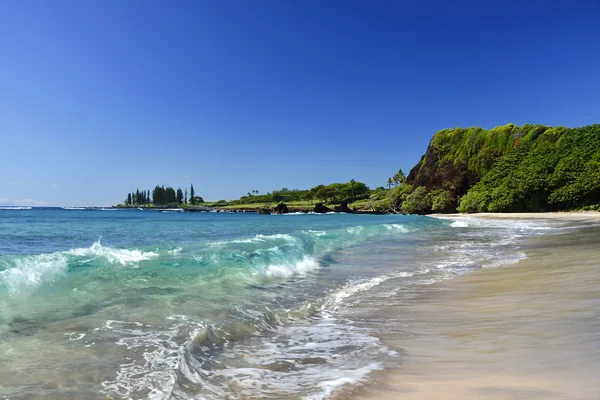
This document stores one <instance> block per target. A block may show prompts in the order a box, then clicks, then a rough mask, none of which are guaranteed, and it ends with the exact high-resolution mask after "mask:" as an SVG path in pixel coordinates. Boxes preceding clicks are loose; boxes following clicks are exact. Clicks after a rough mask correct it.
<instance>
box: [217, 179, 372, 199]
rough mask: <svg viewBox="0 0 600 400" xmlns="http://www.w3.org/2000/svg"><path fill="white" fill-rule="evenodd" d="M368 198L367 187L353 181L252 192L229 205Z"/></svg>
mask: <svg viewBox="0 0 600 400" xmlns="http://www.w3.org/2000/svg"><path fill="white" fill-rule="evenodd" d="M368 197H369V188H368V187H367V185H365V184H364V183H362V182H357V181H355V180H354V179H352V180H350V181H349V182H345V183H332V184H329V185H318V186H315V187H313V188H312V189H304V190H298V189H293V190H290V189H288V188H283V189H281V190H273V191H272V192H270V193H266V194H259V192H258V190H252V191H250V192H248V195H247V196H242V197H240V199H239V200H234V201H231V202H229V204H231V205H240V204H254V203H280V202H284V203H287V202H293V201H310V202H314V201H321V202H327V203H330V204H340V203H342V202H348V203H350V202H353V201H356V200H360V199H365V198H368Z"/></svg>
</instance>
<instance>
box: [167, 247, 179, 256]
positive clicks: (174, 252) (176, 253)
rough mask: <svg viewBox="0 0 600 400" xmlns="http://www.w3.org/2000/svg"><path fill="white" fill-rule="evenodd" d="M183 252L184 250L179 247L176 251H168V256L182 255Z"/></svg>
mask: <svg viewBox="0 0 600 400" xmlns="http://www.w3.org/2000/svg"><path fill="white" fill-rule="evenodd" d="M181 250H183V249H182V248H181V247H177V248H175V249H171V250H167V254H170V255H172V256H176V255H178V254H180V253H181Z"/></svg>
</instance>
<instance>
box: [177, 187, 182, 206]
mask: <svg viewBox="0 0 600 400" xmlns="http://www.w3.org/2000/svg"><path fill="white" fill-rule="evenodd" d="M181 203H183V190H181V188H178V189H177V204H181Z"/></svg>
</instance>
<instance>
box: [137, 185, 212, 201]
mask: <svg viewBox="0 0 600 400" xmlns="http://www.w3.org/2000/svg"><path fill="white" fill-rule="evenodd" d="M199 203H204V199H202V197H200V196H196V194H195V191H194V185H193V184H191V185H190V192H189V202H188V189H187V188H185V189H183V190H182V189H181V188H178V189H177V190H175V189H173V188H172V187H170V186H169V187H166V188H165V185H161V186H159V185H156V186H155V187H154V190H152V196H151V195H150V190H142V191H140V190H139V189H136V191H135V192H131V193H128V194H127V198H126V199H125V205H128V206H132V205H139V206H148V205H155V206H177V205H179V206H180V205H182V204H192V205H194V204H199Z"/></svg>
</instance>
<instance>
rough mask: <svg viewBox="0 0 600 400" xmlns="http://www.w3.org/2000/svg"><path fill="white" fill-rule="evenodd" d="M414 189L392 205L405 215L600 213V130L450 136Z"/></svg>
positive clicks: (530, 129) (413, 179)
mask: <svg viewBox="0 0 600 400" xmlns="http://www.w3.org/2000/svg"><path fill="white" fill-rule="evenodd" d="M407 181H408V183H409V184H410V185H408V187H405V188H401V189H399V190H397V191H396V198H395V199H394V201H393V202H394V204H395V205H396V207H397V208H399V209H401V210H402V211H404V212H419V213H427V212H431V211H434V212H435V211H453V210H455V209H458V211H460V212H486V211H489V212H516V211H550V210H566V209H585V208H588V209H596V208H598V205H600V125H591V126H586V127H582V128H572V129H571V128H564V127H557V128H552V127H549V126H543V125H522V126H517V125H513V124H508V125H506V126H499V127H496V128H494V129H491V130H485V129H483V128H466V129H462V128H456V129H444V130H441V131H439V132H437V133H436V134H435V135H434V136H433V138H432V139H431V142H430V144H429V147H428V148H427V151H426V153H425V155H423V157H422V158H421V160H420V161H419V163H418V164H417V165H416V166H415V167H414V168H413V169H412V170H411V171H410V174H409V175H408V179H407Z"/></svg>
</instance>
